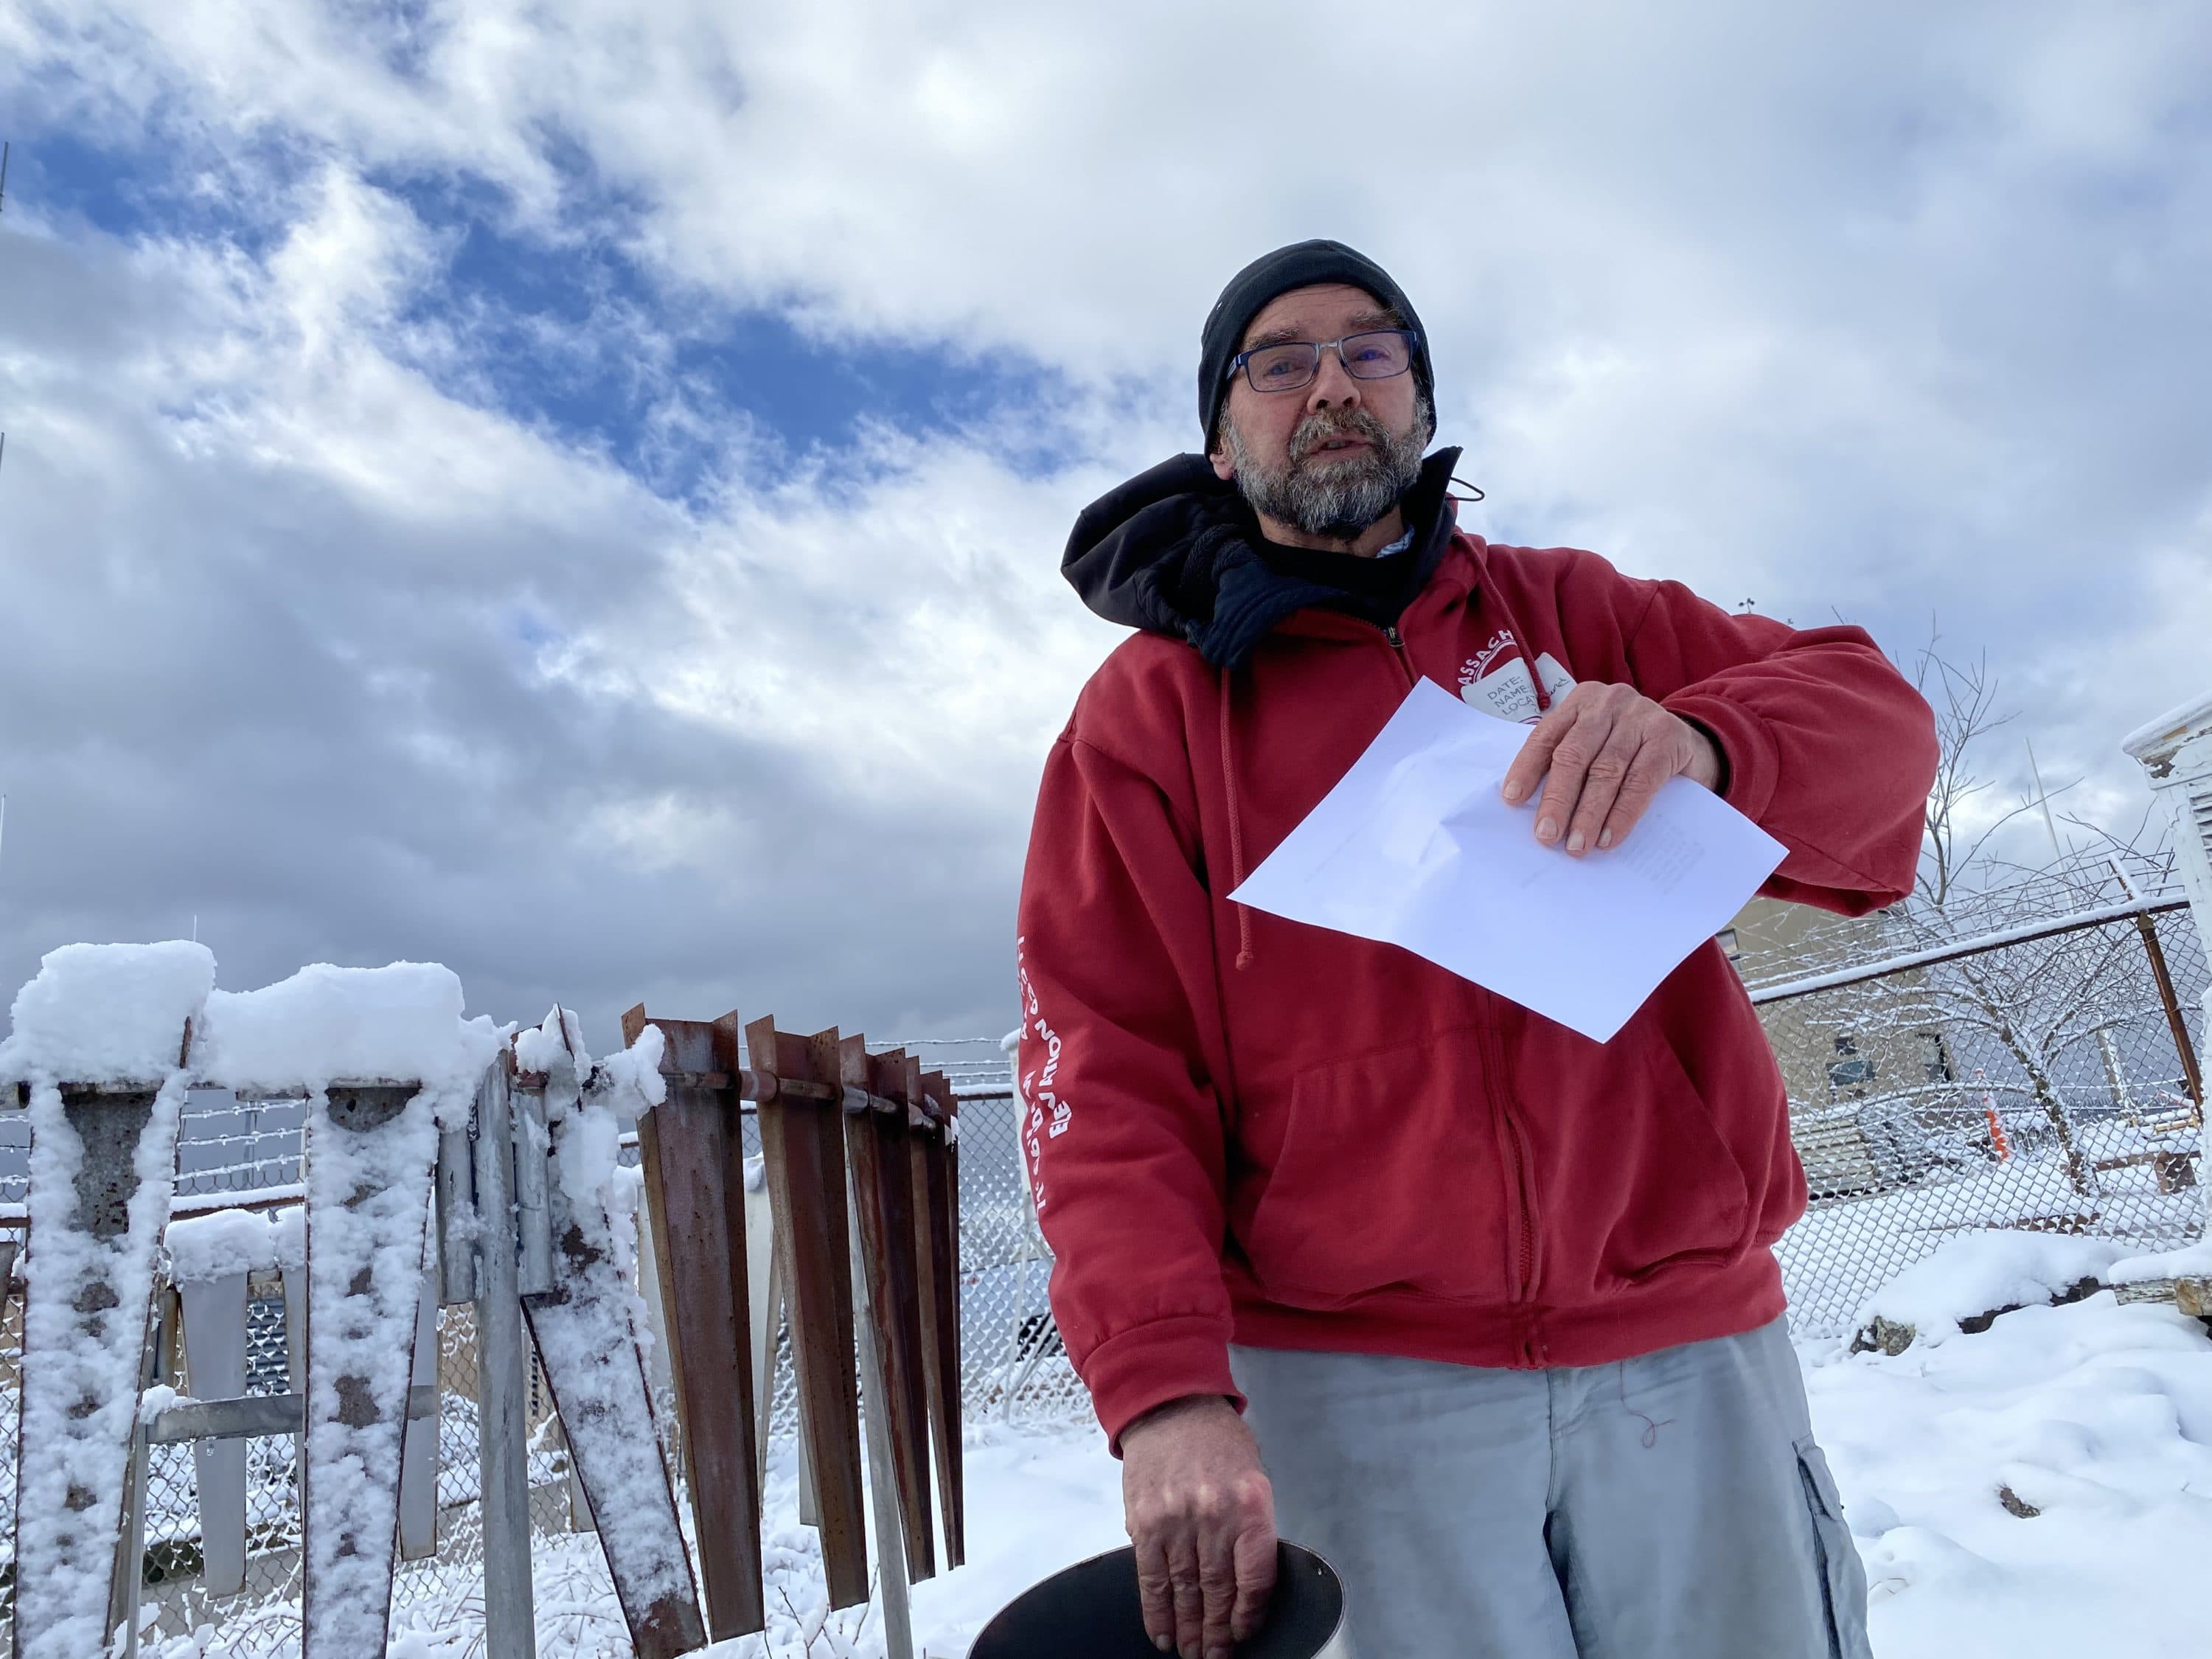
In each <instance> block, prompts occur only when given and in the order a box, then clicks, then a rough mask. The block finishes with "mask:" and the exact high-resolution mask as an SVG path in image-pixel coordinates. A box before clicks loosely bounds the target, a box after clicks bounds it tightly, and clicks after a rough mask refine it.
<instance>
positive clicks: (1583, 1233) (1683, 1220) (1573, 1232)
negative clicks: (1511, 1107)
mask: <svg viewBox="0 0 2212 1659" xmlns="http://www.w3.org/2000/svg"><path fill="white" fill-rule="evenodd" d="M1516 1072H1517V1076H1518V1079H1519V1085H1518V1087H1517V1088H1516V1091H1515V1097H1516V1121H1518V1122H1519V1123H1521V1124H1522V1125H1524V1126H1525V1127H1526V1128H1527V1131H1528V1137H1529V1139H1530V1141H1531V1142H1532V1144H1533V1146H1534V1153H1533V1161H1534V1167H1535V1171H1536V1178H1537V1185H1538V1190H1539V1193H1540V1203H1541V1208H1542V1212H1543V1216H1544V1225H1543V1231H1544V1240H1545V1243H1544V1268H1543V1282H1542V1284H1541V1286H1540V1294H1541V1296H1542V1297H1544V1299H1547V1300H1551V1301H1559V1302H1568V1303H1571V1302H1576V1301H1579V1300H1583V1299H1584V1298H1587V1297H1590V1296H1592V1295H1604V1294H1607V1293H1609V1292H1612V1291H1620V1290H1623V1289H1626V1288H1627V1287H1629V1286H1631V1285H1639V1284H1642V1283H1644V1281H1645V1280H1647V1279H1652V1278H1654V1277H1656V1275H1658V1274H1660V1273H1665V1272H1667V1271H1668V1270H1670V1269H1673V1268H1676V1267H1690V1266H1692V1265H1695V1264H1699V1263H1719V1262H1723V1261H1732V1260H1734V1259H1735V1257H1736V1256H1737V1255H1739V1254H1741V1251H1742V1250H1743V1249H1745V1248H1746V1247H1747V1243H1748V1240H1749V1237H1750V1234H1751V1231H1752V1220H1751V1215H1750V1194H1749V1192H1748V1190H1747V1188H1746V1185H1745V1182H1744V1177H1743V1167H1742V1165H1741V1164H1740V1163H1739V1162H1738V1161H1737V1159H1736V1157H1735V1153H1734V1152H1731V1151H1730V1149H1729V1146H1728V1145H1727V1143H1726V1141H1725V1140H1724V1139H1723V1138H1722V1134H1721V1131H1720V1128H1719V1127H1718V1126H1717V1124H1716V1123H1715V1122H1714V1121H1713V1115H1712V1112H1711V1109H1709V1108H1708V1107H1707V1106H1706V1104H1705V1097H1703V1096H1702V1095H1700V1094H1699V1092H1698V1090H1697V1085H1694V1084H1693V1083H1692V1082H1691V1080H1690V1078H1689V1075H1688V1073H1686V1072H1685V1071H1684V1070H1683V1069H1682V1062H1681V1061H1680V1060H1679V1059H1677V1058H1676V1057H1675V1054H1674V1050H1673V1048H1669V1047H1668V1042H1667V1039H1666V1036H1665V1035H1664V1034H1663V1033H1662V1031H1660V1030H1658V1029H1657V1027H1656V1025H1653V1024H1650V1023H1648V1022H1645V1021H1642V1020H1632V1021H1631V1022H1630V1023H1629V1024H1628V1025H1626V1027H1624V1028H1623V1029H1622V1030H1621V1031H1620V1035H1619V1036H1615V1037H1614V1038H1613V1041H1612V1042H1607V1043H1603V1044H1598V1043H1592V1042H1589V1040H1588V1039H1587V1038H1583V1037H1581V1036H1576V1035H1575V1034H1574V1033H1573V1032H1571V1031H1568V1030H1565V1029H1564V1028H1563V1027H1560V1026H1557V1025H1553V1024H1549V1023H1548V1022H1534V1021H1532V1022H1531V1023H1530V1026H1529V1028H1528V1033H1527V1036H1526V1037H1525V1038H1524V1040H1523V1042H1522V1047H1521V1049H1520V1053H1519V1054H1518V1056H1517V1064H1516Z"/></svg>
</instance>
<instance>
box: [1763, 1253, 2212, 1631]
mask: <svg viewBox="0 0 2212 1659" xmlns="http://www.w3.org/2000/svg"><path fill="white" fill-rule="evenodd" d="M1813 1358H1814V1364H1813V1368H1812V1369H1811V1370H1810V1373H1809V1375H1808V1378H1807V1383H1808V1390H1809V1392H1810V1395H1811V1398H1812V1403H1813V1421H1814V1428H1815V1430H1816V1431H1818V1432H1819V1434H1820V1437H1821V1441H1822V1443H1823V1445H1824V1446H1825V1447H1826V1450H1827V1452H1828V1455H1829V1458H1830V1461H1831V1462H1832V1464H1833V1466H1834V1468H1835V1471H1836V1474H1837V1478H1838V1483H1839V1484H1840V1485H1841V1486H1842V1488H1843V1493H1844V1509H1845V1511H1846V1514H1847V1516H1848V1517H1849V1519H1850V1525H1851V1529H1852V1531H1853V1532H1854V1533H1855V1534H1857V1538H1858V1543H1859V1549H1860V1553H1861V1554H1862V1555H1863V1557H1864V1559H1865V1561H1866V1567H1867V1578H1868V1582H1869V1586H1870V1601H1871V1614H1870V1618H1871V1625H1872V1637H1873V1645H1874V1650H1875V1652H1876V1653H1879V1654H1881V1656H1882V1659H1960V1656H1962V1655H1974V1654H2003V1655H2006V1656H2007V1659H2078V1656H2080V1655H2081V1654H2085V1653H2111V1654H2125V1655H2127V1656H2129V1659H2168V1656H2171V1659H2181V1656H2185V1655H2186V1656H2196V1655H2199V1654H2201V1653H2203V1650H2204V1637H2203V1609H2202V1607H2201V1605H2200V1604H2199V1602H2200V1598H2199V1595H2198V1591H2197V1585H2198V1583H2199V1582H2200V1581H2201V1577H2202V1574H2203V1564H2204V1563H2205V1561H2207V1560H2208V1559H2212V1342H2208V1340H2207V1338H2206V1335H2205V1332H2204V1328H2203V1326H2202V1325H2201V1324H2200V1323H2198V1322H2197V1321H2195V1320H2192V1319H2189V1318H2186V1317H2185V1316H2182V1315H2181V1314H2179V1313H2177V1312H2176V1311H2175V1310H2173V1309H2172V1308H2170V1307H2163V1306H2159V1305H2154V1304H2141V1305H2134V1306H2128V1307H2121V1306H2118V1305H2117V1304H2116V1303H2115V1301H2114V1298H2113V1297H2112V1294H2111V1293H2110V1292H2109V1291H2107V1292H2103V1293H2100V1294H2099V1295H2096V1296H2093V1297H2089V1298H2088V1299H2087V1300H2086V1301H2082V1302H2078V1303H2074V1304H2069V1305H2066V1306H2063V1307H2029V1308H2023V1309H2021V1310H2019V1311H2018V1312H2016V1313H2009V1314H2007V1315H2005V1316H2003V1317H2002V1319H1999V1320H1998V1321H1997V1322H1996V1323H1995V1324H1994V1325H1993V1326H1991V1327H1990V1329H1989V1330H1988V1331H1986V1332H1984V1333H1982V1334H1978V1335H1973V1336H1961V1337H1959V1338H1957V1339H1956V1340H1953V1341H1950V1342H1948V1343H1945V1344H1944V1345H1942V1346H1941V1347H1938V1348H1935V1349H1932V1350H1930V1349H1926V1348H1922V1347H1917V1346H1916V1347H1914V1348H1912V1349H1911V1350H1909V1351H1908V1352H1905V1354H1903V1355H1901V1356H1899V1357H1897V1358H1885V1357H1882V1356H1879V1355H1875V1354H1860V1355H1856V1356H1852V1357H1850V1358H1842V1359H1836V1360H1833V1361H1826V1357H1825V1356H1821V1355H1815V1356H1813ZM2005 1491H2008V1492H2010V1493H2011V1494H2012V1495H2013V1498H2014V1500H2015V1508H2016V1509H2027V1508H2033V1510H2039V1511H2040V1513H2039V1514H2036V1515H2034V1516H2030V1517H2027V1518H2023V1517H2022V1516H2021V1515H2019V1514H2016V1513H2015V1512H2014V1510H2008V1508H2007V1507H2006V1506H2005V1504H2004V1503H2003V1501H2002V1496H2001V1493H2002V1492H2005Z"/></svg>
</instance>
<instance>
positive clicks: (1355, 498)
mask: <svg viewBox="0 0 2212 1659" xmlns="http://www.w3.org/2000/svg"><path fill="white" fill-rule="evenodd" d="M1223 426H1224V428H1225V431H1226V432H1227V435H1228V438H1229V456H1230V459H1231V461H1232V462H1234V463H1235V465H1236V468H1237V489H1238V491H1239V492H1240V493H1241V494H1242V495H1243V497H1244V499H1245V501H1248V502H1249V503H1250V505H1251V507H1252V510H1253V511H1254V512H1255V513H1261V514H1263V515H1265V516H1266V517H1267V518H1270V519H1275V520H1279V521H1280V522H1282V523H1284V524H1288V525H1295V526H1297V528H1298V529H1299V530H1300V531H1302V532H1304V533H1305V534H1306V535H1309V536H1320V537H1325V538H1328V540H1331V541H1350V540H1352V538H1355V537H1357V536H1358V534H1359V533H1360V532H1362V531H1364V530H1365V529H1366V528H1367V527H1368V526H1370V525H1371V524H1373V523H1374V522H1375V521H1376V520H1377V519H1379V518H1381V517H1382V516H1383V514H1384V513H1388V512H1389V510H1390V509H1391V508H1392V507H1395V506H1396V505H1397V504H1398V499H1399V497H1400V496H1401V495H1404V494H1405V493H1406V491H1407V490H1408V489H1411V488H1412V487H1413V481H1414V480H1415V479H1416V478H1418V477H1420V475H1421V452H1422V450H1423V449H1424V448H1425V447H1427V443H1428V435H1429V434H1430V433H1431V432H1433V431H1434V430H1435V429H1436V428H1435V421H1434V418H1433V417H1432V416H1431V415H1430V414H1429V403H1428V399H1427V398H1422V400H1421V406H1420V408H1419V410H1416V411H1415V413H1414V416H1413V427H1412V428H1411V429H1410V430H1409V431H1406V432H1395V433H1394V432H1392V431H1391V430H1390V429H1389V428H1388V427H1386V426H1384V425H1383V422H1381V421H1379V420H1377V419H1376V418H1375V416H1372V415H1370V414H1369V413H1368V412H1367V411H1366V410H1364V409H1362V410H1354V411H1352V414H1351V415H1350V416H1330V415H1326V414H1316V415H1309V416H1307V417H1306V418H1305V419H1304V420H1303V421H1301V422H1298V426H1297V430H1296V431H1294V432H1293V433H1291V441H1290V451H1289V454H1288V455H1287V456H1286V457H1285V459H1284V462H1283V464H1282V465H1280V466H1279V467H1267V466H1262V465H1260V463H1259V462H1257V461H1255V459H1253V458H1252V456H1251V455H1250V454H1249V453H1248V452H1247V451H1246V449H1245V447H1244V441H1243V438H1242V437H1240V436H1239V435H1238V434H1237V425H1236V422H1233V421H1225V422H1223ZM1345 434H1357V435H1358V436H1360V437H1362V438H1364V439H1366V440H1367V441H1368V442H1369V443H1370V445H1371V446H1373V447H1371V448H1370V449H1368V450H1366V451H1364V453H1358V454H1355V455H1354V456H1352V458H1351V459H1346V460H1338V461H1327V460H1323V459H1322V458H1321V456H1320V455H1319V453H1317V452H1318V450H1319V448H1320V446H1321V445H1322V444H1323V443H1324V442H1326V441H1328V439H1330V438H1332V437H1336V436H1340V435H1345Z"/></svg>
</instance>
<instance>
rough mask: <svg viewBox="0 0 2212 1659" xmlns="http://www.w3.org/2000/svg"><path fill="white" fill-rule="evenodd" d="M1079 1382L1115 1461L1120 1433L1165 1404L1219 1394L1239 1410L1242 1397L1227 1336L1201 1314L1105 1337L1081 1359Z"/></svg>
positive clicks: (1155, 1321)
mask: <svg viewBox="0 0 2212 1659" xmlns="http://www.w3.org/2000/svg"><path fill="white" fill-rule="evenodd" d="M1083 1381H1084V1383H1085V1386H1087V1387H1088V1388H1089V1389H1090V1390H1091V1407H1092V1408H1093V1409H1094V1410H1095V1411H1097V1413H1098V1423H1099V1426H1100V1427H1102V1428H1103V1429H1104V1430H1105V1431H1106V1438H1107V1441H1108V1442H1109V1444H1110V1445H1111V1447H1112V1449H1113V1452H1114V1455H1115V1456H1116V1457H1119V1456H1120V1455H1121V1431H1122V1430H1124V1429H1126V1428H1127V1427H1128V1426H1129V1425H1130V1424H1132V1423H1133V1422H1135V1421H1136V1420H1137V1419H1139V1417H1142V1416H1143V1415H1144V1414H1145V1413H1146V1412H1148V1411H1150V1410H1152V1407H1155V1406H1164V1405H1166V1404H1167V1402H1168V1401H1170V1400H1181V1399H1182V1398H1183V1397H1184V1396H1186V1395H1206V1394H1211V1395H1221V1396H1222V1397H1223V1398H1224V1399H1225V1400H1227V1401H1229V1403H1230V1404H1231V1405H1232V1406H1234V1407H1237V1410H1238V1411H1240V1412H1241V1411H1243V1409H1244V1396H1243V1395H1241V1394H1239V1393H1237V1382H1236V1379H1235V1378H1234V1377H1232V1376H1231V1375H1230V1372H1229V1339H1228V1335H1227V1333H1226V1332H1225V1330H1224V1329H1223V1328H1222V1322H1221V1321H1220V1320H1218V1319H1217V1318H1213V1317H1212V1316H1206V1315H1192V1316H1188V1317H1187V1318H1179V1319H1157V1320H1152V1321H1148V1322H1146V1323H1145V1324H1142V1325H1137V1326H1133V1327H1131V1328H1129V1329H1128V1330H1126V1331H1123V1332H1122V1333H1121V1334H1120V1335H1118V1336H1112V1337H1109V1338H1108V1339H1107V1340H1105V1341H1103V1342H1102V1343H1100V1344H1099V1345H1098V1346H1097V1347H1095V1348H1093V1349H1092V1350H1091V1352H1090V1354H1089V1356H1088V1357H1087V1358H1085V1362H1084V1365H1083Z"/></svg>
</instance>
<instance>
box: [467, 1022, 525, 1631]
mask: <svg viewBox="0 0 2212 1659" xmlns="http://www.w3.org/2000/svg"><path fill="white" fill-rule="evenodd" d="M507 1065H508V1061H507V1057H506V1056H505V1055H502V1056H501V1058H500V1059H499V1060H497V1061H495V1062H494V1063H493V1065H492V1066H490V1067H489V1069H488V1070H487V1071H486V1073H484V1080H483V1086H482V1087H481V1088H480V1089H478V1090H477V1147H476V1164H477V1171H476V1176H477V1179H476V1188H477V1212H478V1214H479V1216H480V1217H481V1218H482V1220H481V1225H480V1227H479V1230H478V1232H477V1478H478V1489H479V1491H480V1492H481V1493H482V1494H483V1495H482V1498H481V1499H480V1503H481V1505H482V1510H483V1552H484V1565H483V1573H484V1654H485V1659H537V1654H538V1612H537V1601H536V1595H535V1591H534V1587H533V1586H532V1583H531V1579H530V1443H529V1420H528V1419H529V1401H528V1395H527V1389H528V1386H529V1381H528V1376H527V1375H526V1373H527V1372H528V1370H529V1362H528V1356H527V1344H526V1342H525V1341H524V1340H523V1334H522V1298H521V1293H520V1291H519V1290H518V1289H517V1288H516V1279H515V1259H514V1257H515V1241H514V1231H513V1220H512V1212H513V1201H514V1174H513V1146H514V1141H513V1127H512V1125H513V1118H512V1115H511V1113H510V1111H509V1108H508V1103H507Z"/></svg>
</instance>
